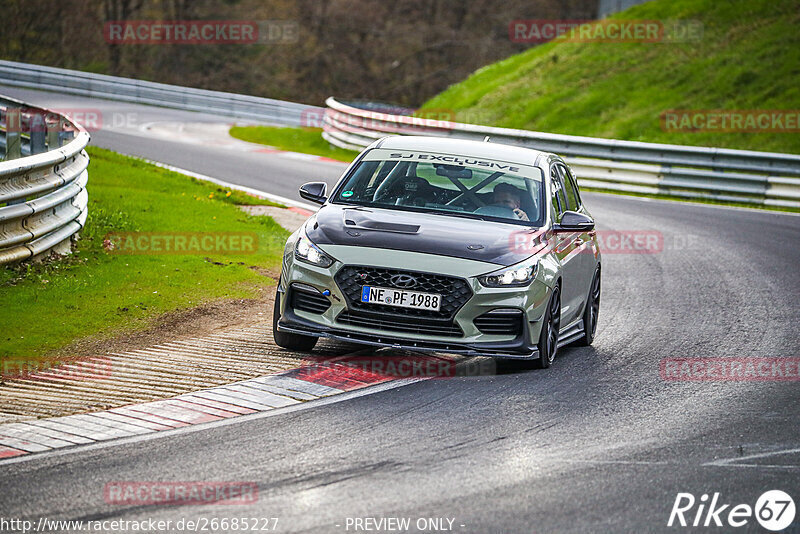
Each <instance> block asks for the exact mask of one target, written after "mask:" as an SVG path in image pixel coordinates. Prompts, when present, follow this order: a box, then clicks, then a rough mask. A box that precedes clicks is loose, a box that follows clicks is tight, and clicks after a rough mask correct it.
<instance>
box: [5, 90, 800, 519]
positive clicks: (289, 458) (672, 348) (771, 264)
mask: <svg viewBox="0 0 800 534" xmlns="http://www.w3.org/2000/svg"><path fill="white" fill-rule="evenodd" d="M0 93H5V94H11V95H12V96H14V95H20V96H21V97H24V98H26V99H28V100H29V101H33V102H34V103H42V104H50V105H53V104H52V102H53V100H50V99H53V98H61V97H53V96H52V95H44V94H35V93H34V92H32V91H21V90H16V89H5V88H0ZM37 99H39V100H37ZM63 100H64V101H65V103H66V104H69V105H78V104H81V105H83V104H86V102H77V101H78V100H79V99H77V98H74V97H65V98H64V99H63ZM90 104H91V105H93V106H106V105H108V106H118V104H115V103H107V102H106V103H104V102H100V101H91V102H90ZM132 107H135V108H137V111H138V112H139V113H145V111H142V110H143V109H144V110H148V111H146V112H147V113H155V114H157V115H158V117H161V118H163V120H165V121H179V122H187V123H188V122H198V121H206V120H208V121H210V122H213V121H214V120H215V119H214V118H213V117H212V118H200V117H199V116H197V115H196V114H191V113H185V112H175V111H169V110H156V111H152V108H141V106H132ZM158 117H157V118H156V121H157V120H161V119H159V118H158ZM143 122H147V121H143ZM217 122H218V121H217ZM93 139H94V142H95V144H98V145H100V146H106V147H109V148H112V149H115V150H119V151H121V152H125V153H134V154H137V155H142V156H145V157H148V158H151V159H156V160H160V161H164V162H166V163H171V164H174V165H178V166H181V167H186V168H189V169H191V170H195V171H197V172H202V173H204V174H209V175H213V176H217V177H219V178H224V179H227V180H231V181H238V183H242V184H245V185H250V186H252V187H259V188H261V189H264V190H267V191H270V192H274V193H276V194H284V195H287V196H288V195H289V194H291V191H292V189H293V188H295V187H296V186H297V185H299V184H300V183H302V182H303V181H307V180H310V179H315V178H323V179H328V180H330V179H335V177H336V175H337V174H338V173H339V172H341V170H342V167H341V166H337V165H335V164H326V163H324V162H304V161H293V160H289V161H287V160H285V159H281V158H280V157H279V156H276V155H265V154H255V155H253V154H247V155H245V156H243V155H242V154H240V153H237V152H236V151H234V150H228V151H226V150H225V149H216V148H214V147H211V146H194V145H191V144H188V143H179V142H170V141H165V140H164V139H154V138H151V137H150V136H148V135H147V133H146V131H142V130H139V131H138V133H131V132H126V131H111V132H105V131H99V132H96V133H95V134H94V135H93ZM90 183H91V182H90ZM584 199H585V201H586V202H587V204H588V206H589V208H590V210H591V211H592V213H593V215H594V216H595V217H596V219H597V221H598V228H599V229H600V230H610V229H616V230H636V231H640V230H656V231H660V232H661V233H662V234H663V237H664V246H663V250H661V251H660V252H657V253H653V254H621V253H620V254H610V253H606V254H605V256H604V258H603V259H604V285H603V298H602V306H601V314H600V324H599V328H598V334H597V338H596V341H595V345H594V346H593V347H591V348H566V349H562V350H561V351H560V354H559V357H558V358H557V360H556V362H555V364H554V365H553V367H552V368H550V369H549V370H545V371H527V370H525V369H522V368H519V367H518V366H516V365H514V364H501V365H499V367H498V372H497V373H495V374H490V375H485V376H475V377H466V378H455V379H448V380H428V381H424V382H418V383H415V384H412V385H408V386H405V387H401V388H396V389H390V390H386V391H381V392H379V393H375V394H371V395H366V396H361V397H357V398H352V399H347V400H344V401H342V402H336V403H330V404H323V405H318V406H312V407H308V408H307V409H304V410H302V411H293V412H289V413H278V414H276V415H273V416H270V417H263V418H255V419H246V420H241V421H238V422H235V423H234V424H227V425H223V426H212V427H207V428H201V429H200V430H199V431H193V432H183V433H175V434H171V435H167V436H163V437H159V438H157V439H151V440H147V441H140V442H132V443H119V444H113V446H108V447H103V448H94V449H83V450H79V451H78V452H74V453H66V454H59V455H53V456H47V457H40V458H32V459H31V460H30V461H24V462H18V463H12V464H6V465H3V466H0V516H3V517H6V518H8V517H24V518H30V519H33V520H38V518H39V517H41V516H45V517H48V518H51V519H56V518H57V519H128V520H142V519H149V518H154V519H170V520H173V521H177V520H180V519H181V518H184V517H185V518H192V519H196V518H197V517H199V516H204V517H207V518H212V517H217V518H223V517H227V518H231V517H245V516H246V517H278V518H279V522H278V527H277V531H278V532H353V531H354V529H353V527H352V526H351V527H350V528H349V529H348V528H346V527H347V525H348V524H349V523H348V518H351V520H352V518H365V517H409V518H411V521H412V526H413V525H414V522H415V521H416V520H417V519H418V518H450V519H453V520H454V521H453V523H452V527H451V528H452V531H455V532H475V533H485V532H667V531H671V532H676V531H677V532H683V531H712V532H732V531H736V532H739V531H742V532H745V531H746V532H750V531H753V532H765V530H763V529H762V528H761V527H760V526H759V525H758V524H757V522H756V521H755V519H753V518H750V520H749V522H748V523H747V525H745V526H744V527H741V528H736V529H734V528H731V527H730V526H728V525H726V526H725V527H724V528H719V527H717V528H714V527H710V528H705V529H703V528H698V529H690V528H680V527H672V528H668V527H667V521H668V519H669V515H670V511H671V509H672V506H673V503H674V501H675V499H676V496H677V494H678V493H679V492H689V493H693V494H694V495H695V497H696V498H698V499H699V498H700V496H701V495H702V494H704V493H707V494H713V493H715V492H719V493H720V496H719V502H720V504H723V503H724V504H731V505H736V504H740V503H745V504H749V505H750V506H753V505H755V502H756V499H757V498H758V497H759V496H760V495H761V494H762V493H763V492H765V491H767V490H772V489H780V490H783V491H785V492H787V493H789V494H790V495H792V496H793V497H794V499H795V502H796V503H797V504H798V505H800V414H799V411H798V401H800V382H774V381H770V382H752V381H740V382H716V381H715V382H675V381H665V380H663V379H662V378H661V376H660V374H659V364H660V361H661V360H662V359H663V358H669V357H698V358H706V357H731V356H736V357H742V356H753V357H797V356H798V355H800V335H798V327H797V325H798V324H800V305H798V297H800V291H799V290H798V288H800V270H798V268H797V266H798V262H799V261H800V253H798V243H800V217H796V216H791V215H784V214H775V213H770V212H755V211H745V210H734V209H724V208H716V207H710V206H701V205H691V204H683V203H675V202H664V201H644V200H639V199H633V198H628V197H622V196H613V195H601V194H585V195H584ZM123 480H125V481H148V480H160V481H169V480H173V481H190V480H193V481H204V480H228V481H231V480H239V481H254V482H257V483H258V485H259V498H258V501H257V502H256V503H254V504H250V505H240V506H220V505H206V506H183V507H178V506H174V505H173V506H115V505H110V504H106V503H105V502H104V499H103V488H104V486H105V484H107V483H109V482H113V481H123ZM696 510H697V507H696V506H695V507H694V508H693V509H692V510H691V513H687V518H688V519H689V520H690V521H691V520H693V519H694V513H695V512H696ZM728 510H730V507H729V508H728ZM726 517H727V511H726V512H725V513H723V515H722V516H721V518H722V519H723V520H725V519H726ZM704 519H705V516H703V520H704ZM447 524H448V523H447V522H445V525H447ZM411 531H415V529H413V528H412V530H411ZM429 531H433V530H432V529H429ZM788 531H789V532H800V518H797V519H795V523H794V525H793V526H791V527H790V528H789V530H788Z"/></svg>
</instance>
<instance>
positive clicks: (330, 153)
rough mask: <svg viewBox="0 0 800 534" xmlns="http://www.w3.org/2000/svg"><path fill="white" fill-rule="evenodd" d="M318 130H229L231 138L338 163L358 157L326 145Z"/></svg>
mask: <svg viewBox="0 0 800 534" xmlns="http://www.w3.org/2000/svg"><path fill="white" fill-rule="evenodd" d="M321 133H322V130H321V129H320V128H276V127H272V126H234V127H232V128H231V130H230V134H231V136H233V137H235V138H237V139H241V140H242V141H249V142H250V143H259V144H262V145H268V146H272V147H275V148H278V149H280V150H290V151H293V152H302V153H304V154H313V155H315V156H323V157H326V158H331V159H335V160H338V161H345V162H350V161H353V158H355V157H356V156H357V155H358V152H355V151H353V150H345V149H343V148H337V147H334V146H331V145H330V144H328V142H327V141H325V140H324V139H323V138H322V135H320V134H321Z"/></svg>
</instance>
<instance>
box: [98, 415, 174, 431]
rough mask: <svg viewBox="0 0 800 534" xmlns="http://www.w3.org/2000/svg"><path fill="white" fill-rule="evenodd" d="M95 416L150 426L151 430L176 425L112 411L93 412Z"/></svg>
mask: <svg viewBox="0 0 800 534" xmlns="http://www.w3.org/2000/svg"><path fill="white" fill-rule="evenodd" d="M92 415H93V416H95V417H99V418H101V419H108V420H110V421H118V422H121V423H127V424H129V425H134V426H141V427H144V428H149V429H150V430H171V429H173V428H175V427H172V426H167V425H162V424H159V423H152V422H150V421H145V420H144V419H136V418H134V417H131V416H129V415H122V414H118V413H111V412H97V413H93V414H92Z"/></svg>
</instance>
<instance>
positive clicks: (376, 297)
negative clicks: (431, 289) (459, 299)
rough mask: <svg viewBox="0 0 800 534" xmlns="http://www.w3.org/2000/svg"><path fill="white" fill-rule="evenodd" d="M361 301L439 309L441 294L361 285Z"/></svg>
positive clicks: (420, 308)
mask: <svg viewBox="0 0 800 534" xmlns="http://www.w3.org/2000/svg"><path fill="white" fill-rule="evenodd" d="M361 302H367V303H370V304H383V305H384V306H397V307H398V308H414V309H417V310H432V311H439V308H440V307H441V305H442V296H441V295H437V294H435V293H417V292H416V291H405V290H403V289H392V288H389V287H375V286H363V287H362V288H361Z"/></svg>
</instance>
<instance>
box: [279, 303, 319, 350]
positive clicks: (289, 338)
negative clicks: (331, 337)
mask: <svg viewBox="0 0 800 534" xmlns="http://www.w3.org/2000/svg"><path fill="white" fill-rule="evenodd" d="M280 313H281V294H280V293H278V292H275V306H274V307H273V309H272V337H273V339H274V340H275V344H276V345H278V346H279V347H283V348H284V349H289V350H296V351H300V352H309V351H310V350H311V349H313V348H314V345H316V344H317V339H318V338H316V337H314V336H304V335H302V334H292V333H290V332H279V331H278V319H280Z"/></svg>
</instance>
